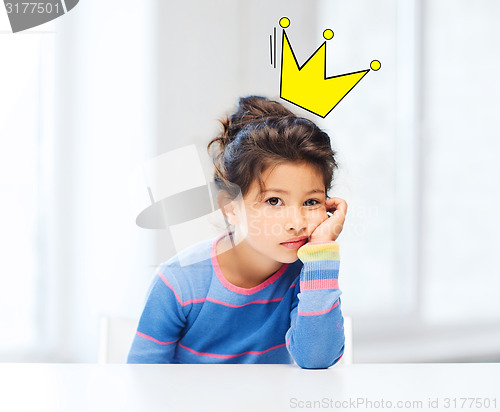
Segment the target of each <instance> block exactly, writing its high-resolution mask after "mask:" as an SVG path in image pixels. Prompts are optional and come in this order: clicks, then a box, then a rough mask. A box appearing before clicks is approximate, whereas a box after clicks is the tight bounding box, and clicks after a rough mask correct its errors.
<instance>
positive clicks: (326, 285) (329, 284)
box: [300, 279, 339, 290]
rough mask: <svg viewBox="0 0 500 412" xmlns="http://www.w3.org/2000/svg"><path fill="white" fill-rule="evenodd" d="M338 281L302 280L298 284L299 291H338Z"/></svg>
mask: <svg viewBox="0 0 500 412" xmlns="http://www.w3.org/2000/svg"><path fill="white" fill-rule="evenodd" d="M338 288H339V280H338V279H316V280H303V281H301V282H300V290H317V289H338Z"/></svg>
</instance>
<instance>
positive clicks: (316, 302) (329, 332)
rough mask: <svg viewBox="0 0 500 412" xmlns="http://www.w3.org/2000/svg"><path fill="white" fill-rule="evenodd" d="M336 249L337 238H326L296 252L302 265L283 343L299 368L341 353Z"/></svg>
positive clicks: (329, 363)
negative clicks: (324, 240)
mask: <svg viewBox="0 0 500 412" xmlns="http://www.w3.org/2000/svg"><path fill="white" fill-rule="evenodd" d="M338 251H339V245H338V243H337V242H335V241H326V242H314V243H306V244H305V245H304V246H302V247H301V248H299V250H298V252H297V255H298V257H299V259H300V260H301V261H302V262H303V263H304V266H303V268H302V271H301V273H300V292H299V293H298V294H297V297H296V298H295V301H294V302H293V304H292V310H291V313H290V329H289V330H288V332H287V333H286V346H287V349H288V351H289V352H290V354H291V355H292V357H293V359H294V360H295V362H296V363H297V365H299V366H300V367H301V368H306V369H319V368H321V369H323V368H328V367H329V366H332V365H334V364H335V363H337V362H338V361H339V360H340V358H341V357H342V355H343V353H344V340H345V337H344V318H343V317H342V312H341V310H340V295H341V293H342V292H341V291H340V290H339V288H338V273H339V263H340V261H339V253H338Z"/></svg>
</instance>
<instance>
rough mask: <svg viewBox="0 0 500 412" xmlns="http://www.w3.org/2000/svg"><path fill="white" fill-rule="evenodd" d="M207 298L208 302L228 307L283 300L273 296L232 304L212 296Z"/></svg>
mask: <svg viewBox="0 0 500 412" xmlns="http://www.w3.org/2000/svg"><path fill="white" fill-rule="evenodd" d="M207 300H208V301H209V302H213V303H218V304H220V305H224V306H229V307H230V308H242V307H243V306H247V305H253V304H256V303H270V302H279V301H281V300H283V298H274V299H269V300H253V301H252V302H247V303H244V304H243V305H233V304H232V303H227V302H223V301H221V300H217V299H213V298H207Z"/></svg>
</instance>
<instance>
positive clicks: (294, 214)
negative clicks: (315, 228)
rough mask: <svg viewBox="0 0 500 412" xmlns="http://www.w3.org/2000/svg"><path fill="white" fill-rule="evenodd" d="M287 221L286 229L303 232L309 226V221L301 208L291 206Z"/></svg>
mask: <svg viewBox="0 0 500 412" xmlns="http://www.w3.org/2000/svg"><path fill="white" fill-rule="evenodd" d="M286 222H287V223H286V224H285V229H286V230H287V231H289V230H294V231H295V232H301V231H303V230H305V229H306V228H307V221H306V218H305V216H304V214H303V213H302V210H301V208H299V209H296V208H290V210H289V213H288V216H287V219H286Z"/></svg>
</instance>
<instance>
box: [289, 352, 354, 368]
mask: <svg viewBox="0 0 500 412" xmlns="http://www.w3.org/2000/svg"><path fill="white" fill-rule="evenodd" d="M343 354H344V347H342V349H341V351H340V353H337V354H336V355H335V356H333V357H332V356H306V357H298V359H295V363H296V364H297V365H298V366H299V367H301V368H302V369H328V368H329V367H330V366H333V365H335V364H336V363H338V362H339V361H340V359H341V358H342V355H343Z"/></svg>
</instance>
